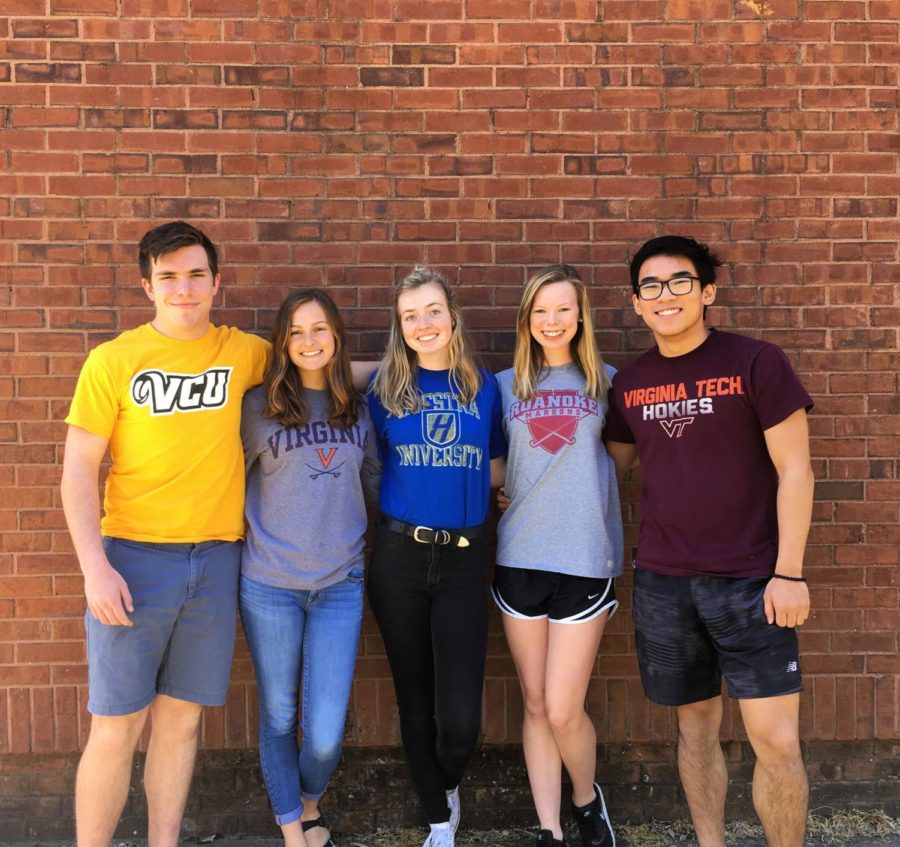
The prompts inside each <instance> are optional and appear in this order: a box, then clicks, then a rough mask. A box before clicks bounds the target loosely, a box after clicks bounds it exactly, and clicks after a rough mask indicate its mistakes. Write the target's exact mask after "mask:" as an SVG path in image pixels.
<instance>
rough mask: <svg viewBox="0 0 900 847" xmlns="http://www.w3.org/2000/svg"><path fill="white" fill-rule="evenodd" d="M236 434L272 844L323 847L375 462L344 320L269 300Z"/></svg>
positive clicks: (290, 300) (312, 299)
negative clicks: (268, 328)
mask: <svg viewBox="0 0 900 847" xmlns="http://www.w3.org/2000/svg"><path fill="white" fill-rule="evenodd" d="M241 436H242V438H243V442H244V454H245V459H246V466H247V499H246V505H245V512H246V518H247V540H246V544H245V545H244V552H243V557H242V560H241V586H240V607H241V618H242V620H243V624H244V632H245V633H246V636H247V642H248V644H249V646H250V654H251V657H252V659H253V668H254V671H255V673H256V681H257V686H258V689H259V757H260V763H261V765H262V772H263V777H264V779H265V782H266V789H267V790H268V793H269V800H270V801H271V804H272V810H273V811H274V813H275V820H276V822H277V823H278V824H279V826H280V827H281V831H282V833H283V834H284V843H285V847H325V845H332V844H333V842H332V841H331V836H330V833H329V832H328V830H327V828H326V827H325V824H324V822H323V820H322V817H321V814H320V813H319V810H318V805H319V799H320V798H321V797H322V795H323V794H324V793H325V789H326V788H327V786H328V780H329V779H330V777H331V774H332V773H333V771H334V769H335V767H336V766H337V763H338V759H339V758H340V753H341V740H342V737H343V734H344V721H345V718H346V714H347V703H348V700H349V697H350V689H351V685H352V682H353V668H354V665H355V664H356V649H357V643H358V641H359V627H360V620H361V618H362V610H363V575H364V569H363V568H364V564H363V550H364V547H365V540H364V537H363V536H364V534H365V531H366V525H367V515H366V502H365V501H366V499H367V498H368V499H370V500H371V501H372V502H377V496H378V483H379V477H380V465H379V462H378V458H377V447H376V444H375V437H374V434H373V431H372V423H371V419H370V418H369V413H368V409H367V408H366V404H365V403H364V402H363V401H362V400H361V398H360V396H359V394H358V393H357V391H356V390H355V389H354V387H353V383H352V377H351V371H350V359H349V354H348V352H347V345H346V341H345V335H344V325H343V321H342V320H341V317H340V314H339V313H338V311H337V308H336V307H335V305H334V302H333V301H332V300H331V298H330V297H329V296H328V295H327V294H325V293H324V292H322V291H319V290H316V289H309V290H300V291H294V292H293V293H291V294H290V295H289V296H288V297H287V299H286V300H285V301H284V302H283V303H282V304H281V307H280V308H279V310H278V313H277V315H276V316H275V326H274V328H273V331H272V359H271V361H270V363H269V367H268V369H267V370H266V375H265V378H264V382H263V384H262V385H261V386H259V387H258V388H255V389H253V390H252V391H250V392H248V393H247V395H246V396H245V398H244V406H243V412H242V419H241ZM301 677H302V680H303V687H302V692H301V689H300V680H301ZM301 700H302V710H300V706H301ZM298 711H302V715H303V746H302V749H298V745H297V722H298V720H297V719H298Z"/></svg>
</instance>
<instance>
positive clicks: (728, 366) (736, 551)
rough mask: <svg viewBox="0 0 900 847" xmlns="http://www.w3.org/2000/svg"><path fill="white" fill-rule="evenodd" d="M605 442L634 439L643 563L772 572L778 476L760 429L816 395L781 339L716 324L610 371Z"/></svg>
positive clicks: (680, 570) (731, 572) (666, 568)
mask: <svg viewBox="0 0 900 847" xmlns="http://www.w3.org/2000/svg"><path fill="white" fill-rule="evenodd" d="M609 399H610V403H609V417H608V418H607V422H606V429H605V430H604V438H605V439H606V440H607V441H622V442H625V443H629V444H636V445H637V449H638V455H639V456H640V459H641V473H642V476H643V481H644V487H643V494H642V496H641V532H640V540H639V543H638V553H637V558H636V559H635V565H636V566H637V567H639V568H644V569H646V570H648V571H656V572H657V573H663V574H669V575H672V576H698V575H703V574H717V575H724V576H734V577H764V576H769V575H771V574H772V572H773V569H774V567H775V559H776V557H777V554H778V523H777V519H776V511H775V497H776V493H777V488H778V477H777V475H776V472H775V468H774V466H773V465H772V461H771V459H770V458H769V453H768V450H767V449H766V442H765V438H764V435H763V432H764V431H765V430H767V429H769V428H770V427H773V426H775V425H776V424H778V423H781V421H783V420H785V419H786V418H787V417H789V416H790V415H792V414H793V413H794V412H796V411H797V410H798V409H802V408H806V409H807V410H809V409H811V408H812V405H813V404H812V399H811V398H810V396H809V394H807V392H806V389H804V387H803V386H802V385H801V383H800V380H799V379H798V378H797V375H796V374H795V373H794V370H793V368H792V367H791V364H790V362H789V361H788V359H787V357H786V356H785V355H784V353H783V352H782V351H781V349H780V348H778V347H776V346H775V345H774V344H769V343H767V342H764V341H756V340H755V339H752V338H746V337H744V336H742V335H733V334H732V333H728V332H717V331H716V330H711V331H710V335H709V337H708V338H707V339H706V340H705V341H704V342H703V343H702V344H701V345H700V346H699V347H697V348H696V349H695V350H692V351H691V352H690V353H686V354H685V355H683V356H674V357H671V358H667V357H665V356H662V355H661V354H660V352H659V350H658V349H657V348H656V347H654V348H653V349H652V350H649V351H648V352H646V353H645V354H644V355H643V356H641V357H640V358H639V359H638V360H637V361H636V362H634V363H633V364H631V365H628V366H626V367H624V368H622V369H621V370H620V371H618V373H617V374H616V376H615V378H614V379H613V390H612V393H611V394H610V398H609Z"/></svg>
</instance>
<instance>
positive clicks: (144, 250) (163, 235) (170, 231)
mask: <svg viewBox="0 0 900 847" xmlns="http://www.w3.org/2000/svg"><path fill="white" fill-rule="evenodd" d="M194 244H199V245H200V246H201V247H202V248H203V249H204V250H205V251H206V258H207V260H208V261H209V270H210V272H211V273H212V275H213V277H214V278H215V276H216V274H217V273H218V272H219V257H218V254H217V253H216V247H215V245H214V244H213V243H212V241H210V240H209V237H208V236H207V235H206V233H204V232H201V231H200V230H199V229H197V227H195V226H191V225H190V224H189V223H185V222H184V221H172V222H171V223H167V224H160V225H159V226H155V227H153V229H151V230H148V231H147V232H146V233H144V237H143V238H142V239H141V243H140V245H139V246H138V265H139V267H140V269H141V279H150V274H151V272H152V270H153V269H152V264H153V262H155V261H156V260H157V259H159V257H160V256H166V255H168V254H169V253H174V252H175V251H176V250H180V249H181V248H182V247H190V246H192V245H194Z"/></svg>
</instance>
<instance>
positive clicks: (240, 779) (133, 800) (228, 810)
mask: <svg viewBox="0 0 900 847" xmlns="http://www.w3.org/2000/svg"><path fill="white" fill-rule="evenodd" d="M804 747H805V749H804V756H805V760H806V763H807V771H808V773H809V779H810V786H811V793H812V796H811V803H810V808H811V809H814V810H815V809H818V808H822V807H829V808H832V809H843V810H854V809H855V810H875V809H882V810H884V811H885V812H887V813H888V814H890V815H893V816H898V815H900V741H859V742H827V741H816V742H809V743H807V744H805V745H804ZM724 751H725V758H726V761H727V762H728V768H729V776H730V779H731V785H730V787H729V792H728V807H727V815H728V818H729V819H744V820H752V819H754V814H753V808H752V803H751V799H750V780H751V778H752V774H753V754H752V751H751V750H750V747H749V744H747V743H746V742H737V741H733V742H727V743H726V744H725V745H724ZM77 761H78V756H77V755H76V754H67V755H48V756H38V755H27V756H9V755H6V756H0V843H7V842H13V841H24V840H27V839H54V838H55V839H65V838H70V837H71V836H72V833H73V824H72V821H73V796H72V792H73V790H74V777H75V768H76V765H77ZM142 766H143V757H142V756H138V757H137V760H136V762H135V769H134V774H133V778H132V786H131V792H130V795H129V800H128V804H127V806H126V810H125V814H124V816H123V819H122V824H121V826H120V828H119V830H118V832H117V837H118V838H120V839H126V838H127V839H131V838H134V837H143V836H145V835H146V804H145V801H144V796H143V792H142V790H141V777H140V772H141V768H142ZM597 774H598V779H599V780H600V782H601V784H602V785H603V787H604V790H605V791H606V797H607V803H608V805H609V808H610V813H611V815H612V817H613V819H614V820H616V821H619V822H622V823H626V822H632V823H638V822H646V821H651V820H673V819H678V818H684V817H686V816H687V808H686V805H685V803H684V798H683V796H682V794H681V789H680V787H679V786H678V778H677V772H676V768H675V750H674V746H673V745H672V744H670V743H664V744H606V745H601V746H600V747H599V748H598V767H597ZM462 801H463V805H464V809H465V819H466V827H467V828H472V829H493V828H503V827H510V826H512V827H525V828H527V827H530V826H531V824H532V823H533V819H534V810H533V807H532V804H531V797H530V794H529V790H528V783H527V780H526V778H525V769H524V763H523V760H522V752H521V749H520V748H518V747H485V748H483V749H482V750H481V751H480V753H479V754H478V756H477V757H476V759H475V761H474V762H473V764H472V767H471V769H470V771H469V773H468V775H467V777H466V780H465V782H464V783H463V787H462ZM565 802H568V801H567V800H566V801H565ZM323 810H324V811H325V813H326V815H328V817H329V818H331V819H332V820H333V821H334V823H335V825H336V828H338V829H340V830H342V831H344V832H371V831H374V830H376V829H378V828H391V827H399V826H420V825H423V823H424V821H423V818H422V817H421V813H420V810H419V805H418V800H417V798H416V795H415V793H414V791H413V789H412V786H411V784H410V782H409V778H408V775H407V771H406V764H405V762H404V761H403V757H402V754H401V752H400V750H399V749H397V748H360V747H356V748H353V747H351V748H347V749H345V752H344V758H343V761H342V763H341V765H340V767H339V768H338V771H337V774H336V775H335V779H334V781H333V783H332V786H331V789H330V790H329V793H328V795H327V796H326V798H325V801H324V802H323ZM213 833H217V834H220V835H259V836H274V835H276V834H277V829H276V827H275V825H274V823H273V821H272V818H271V814H270V812H269V807H268V801H267V799H266V794H265V789H264V787H263V783H262V777H261V774H260V771H259V760H258V757H257V754H256V751H255V750H206V751H202V752H201V753H200V756H199V759H198V763H197V771H196V774H195V778H194V784H193V789H192V791H191V797H190V800H189V802H188V808H187V813H186V816H185V835H186V836H190V835H197V836H202V835H210V834H213Z"/></svg>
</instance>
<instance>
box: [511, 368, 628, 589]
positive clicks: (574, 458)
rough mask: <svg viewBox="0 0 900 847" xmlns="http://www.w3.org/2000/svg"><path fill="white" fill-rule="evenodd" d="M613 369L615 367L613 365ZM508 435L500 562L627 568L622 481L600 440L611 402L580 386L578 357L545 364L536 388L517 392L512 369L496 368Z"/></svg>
mask: <svg viewBox="0 0 900 847" xmlns="http://www.w3.org/2000/svg"><path fill="white" fill-rule="evenodd" d="M607 372H608V373H609V374H610V376H612V374H613V373H614V370H613V368H611V367H609V366H607ZM497 381H498V382H499V383H500V394H501V398H502V401H503V430H504V432H505V433H506V440H507V442H508V443H509V454H508V457H507V469H506V493H507V495H508V496H509V498H510V500H511V501H512V503H511V504H510V507H509V508H508V509H507V510H506V512H504V514H503V517H502V518H501V519H500V525H499V527H498V544H497V564H500V565H505V566H507V567H513V568H525V569H528V570H543V571H553V572H554V573H565V574H572V575H574V576H588V577H613V576H619V575H620V574H621V573H622V569H623V568H622V559H623V536H622V511H621V508H620V505H619V489H618V487H617V485H616V474H615V468H614V466H613V462H612V459H611V458H610V457H609V455H608V454H607V452H606V447H605V446H604V445H603V441H602V440H601V437H600V436H601V433H602V431H603V422H604V419H605V417H606V411H607V408H608V406H607V402H606V400H605V399H604V400H603V401H600V402H598V401H597V400H593V399H591V398H589V397H585V396H584V394H582V389H583V388H584V377H583V376H582V374H581V372H580V371H579V370H578V368H577V366H576V365H574V364H568V365H560V366H558V367H554V368H545V369H544V371H543V373H542V375H541V380H540V382H539V384H538V388H537V391H536V392H535V396H534V397H533V398H532V399H531V400H519V399H518V398H517V397H516V396H515V395H514V394H513V392H512V385H513V371H512V369H510V370H506V371H503V372H502V373H499V374H497Z"/></svg>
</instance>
